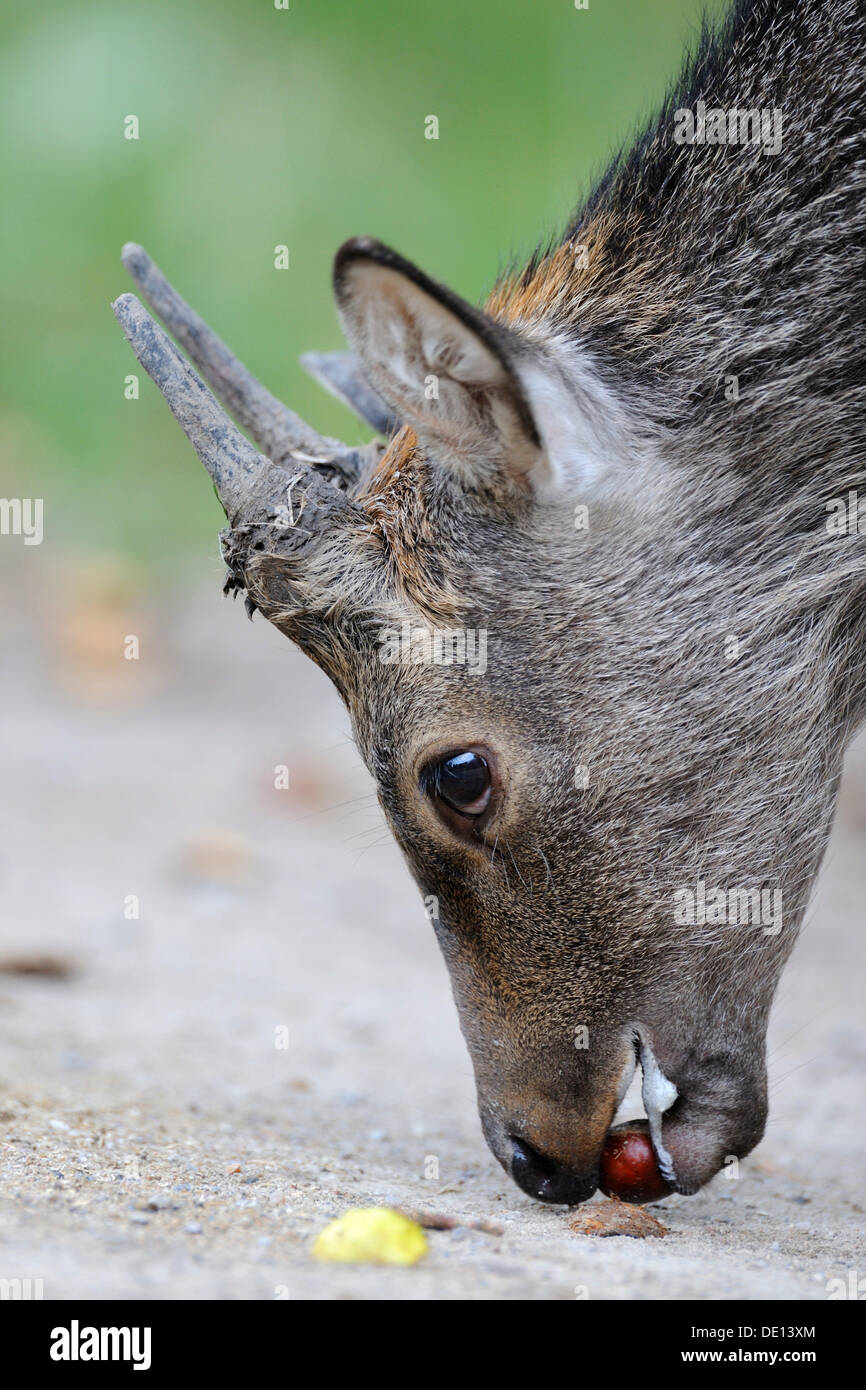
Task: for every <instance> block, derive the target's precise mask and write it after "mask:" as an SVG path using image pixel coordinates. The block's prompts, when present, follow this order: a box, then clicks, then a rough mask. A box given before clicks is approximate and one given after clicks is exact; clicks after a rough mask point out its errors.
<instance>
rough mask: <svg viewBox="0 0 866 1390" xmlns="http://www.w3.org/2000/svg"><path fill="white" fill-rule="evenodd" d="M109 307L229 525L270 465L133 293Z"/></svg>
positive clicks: (269, 461)
mask: <svg viewBox="0 0 866 1390" xmlns="http://www.w3.org/2000/svg"><path fill="white" fill-rule="evenodd" d="M111 307H112V308H113V310H114V313H115V315H116V317H117V320H118V322H119V323H120V325H121V327H122V329H123V331H124V333H125V334H126V336H127V338H128V339H129V343H130V346H131V348H132V350H133V352H134V353H135V355H136V357H137V358H138V360H139V362H140V363H141V365H142V367H143V368H144V370H145V371H146V372H147V374H148V376H149V377H151V378H152V379H153V381H154V382H155V383H156V385H157V386H158V387H159V389H160V391H161V392H162V394H163V395H164V396H165V399H166V401H167V402H168V404H169V406H170V408H171V411H172V413H173V415H174V417H175V419H176V420H177V422H178V424H179V425H180V427H181V429H182V430H183V431H184V433H185V434H186V436H187V438H188V439H189V442H190V443H191V444H192V447H193V448H194V449H195V451H196V453H197V454H198V456H199V458H200V459H201V461H202V463H203V464H204V466H205V468H206V469H207V471H208V473H209V474H210V476H211V478H212V479H213V482H214V486H215V487H216V490H217V495H218V497H219V499H220V501H221V502H222V504H223V507H224V508H225V511H226V515H227V516H228V518H229V521H232V520H233V518H235V517H236V516H237V515H238V513H239V512H240V510H241V508H242V506H243V503H244V501H245V500H246V499H247V498H248V497H249V495H250V492H251V489H253V488H254V487H255V485H256V484H257V483H258V482H259V481H260V480H261V479H262V476H263V473H264V472H265V470H267V469H269V468H271V467H272V464H271V460H270V459H267V458H263V457H262V455H261V454H259V453H257V451H256V450H255V449H254V448H253V446H252V444H250V442H249V440H248V439H246V438H245V437H244V436H243V435H242V434H241V432H240V430H239V429H238V428H237V426H236V425H234V424H232V422H231V420H230V419H229V418H228V416H227V415H226V414H225V412H224V411H223V410H222V409H221V408H220V406H219V404H218V402H217V401H216V400H215V399H214V397H213V396H212V395H211V393H210V391H209V390H208V389H207V387H206V386H205V384H204V382H203V381H202V379H201V377H200V376H199V375H198V373H197V372H194V371H193V369H192V367H191V366H190V365H189V363H188V362H187V361H186V359H185V358H184V356H183V354H182V353H181V352H180V351H179V350H178V348H176V347H175V345H174V343H173V342H172V341H171V339H170V338H169V337H168V335H167V334H166V333H164V332H163V330H162V329H161V328H160V326H159V324H158V323H156V322H155V321H154V320H153V319H152V318H151V316H150V314H149V313H148V312H147V310H146V309H145V308H144V306H143V305H142V304H141V303H140V301H139V300H138V299H136V297H135V295H134V294H122V295H121V296H120V298H119V299H117V300H115V302H114V304H113V305H112V306H111Z"/></svg>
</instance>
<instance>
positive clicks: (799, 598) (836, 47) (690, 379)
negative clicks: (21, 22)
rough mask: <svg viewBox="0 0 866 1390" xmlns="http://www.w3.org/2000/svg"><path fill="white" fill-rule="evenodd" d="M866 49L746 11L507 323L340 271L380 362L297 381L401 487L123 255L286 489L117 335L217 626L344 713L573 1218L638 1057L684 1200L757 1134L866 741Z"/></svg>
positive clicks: (525, 1178)
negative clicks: (283, 664)
mask: <svg viewBox="0 0 866 1390" xmlns="http://www.w3.org/2000/svg"><path fill="white" fill-rule="evenodd" d="M864 43H866V17H864V11H863V9H862V7H861V6H860V5H859V4H858V3H857V0H822V2H821V3H819V0H798V2H797V3H794V0H750V3H740V4H738V5H737V6H736V8H735V9H734V11H733V13H732V14H731V16H730V18H729V19H728V21H727V22H726V24H725V25H724V26H723V27H722V28H721V30H720V31H719V32H718V33H717V34H715V35H713V34H707V35H705V37H704V39H703V40H702V42H701V45H700V48H699V51H698V53H697V55H696V56H695V57H694V58H693V59H692V60H691V61H689V62H688V64H687V66H686V69H685V72H684V74H683V76H682V78H681V79H680V81H679V83H678V84H677V86H676V88H675V90H674V92H673V93H672V94H671V95H670V96H669V97H668V99H667V101H666V102H665V104H664V105H663V108H662V111H661V114H660V115H659V116H658V118H657V119H656V120H655V121H654V122H653V123H652V124H651V125H650V126H649V127H648V128H647V129H646V130H645V131H644V133H643V134H642V135H641V136H640V138H639V139H638V140H637V141H636V143H635V144H634V146H633V148H632V149H631V150H630V151H628V152H627V153H625V154H623V155H622V156H621V157H618V158H617V159H616V160H615V161H614V162H613V164H612V165H611V167H610V169H609V171H608V172H607V174H606V175H605V176H604V178H603V179H602V180H601V182H600V183H599V185H598V187H597V188H596V189H595V191H594V192H593V193H592V195H591V197H590V198H589V199H588V201H587V202H586V203H585V204H584V206H583V207H582V208H581V209H580V211H579V212H578V213H577V215H576V216H575V218H574V220H573V222H572V224H571V225H570V227H569V228H568V230H567V232H566V233H565V235H564V237H563V238H562V239H561V240H559V241H557V242H556V243H555V244H553V245H551V246H550V247H549V248H548V249H547V250H544V251H541V252H538V253H537V254H536V255H534V256H533V257H532V259H531V260H530V262H529V263H528V265H526V266H525V267H524V268H522V269H519V270H516V271H514V272H513V273H509V274H507V275H506V276H505V277H504V278H503V279H501V280H500V282H499V283H498V284H497V285H496V287H495V288H494V290H493V292H492V294H491V296H490V298H489V300H488V302H487V305H486V308H485V309H483V310H482V309H478V308H475V307H473V306H472V305H470V304H468V303H466V302H465V301H464V300H463V299H460V298H459V297H458V296H457V295H455V294H453V293H452V292H451V291H450V290H447V289H445V288H443V287H442V286H441V285H439V284H437V283H436V282H435V281H433V280H431V279H428V277H427V276H426V275H424V274H422V272H421V271H419V270H417V269H416V268H415V267H414V266H412V265H410V264H409V263H408V262H407V261H405V260H403V259H402V258H401V257H400V256H398V255H396V254H395V253H394V252H392V251H390V250H388V249H387V248H385V247H384V246H382V245H380V244H379V243H377V242H374V241H369V240H356V241H351V242H349V243H347V244H346V245H345V246H343V247H342V249H341V250H340V252H339V254H338V256H337V260H336V266H335V272H334V283H335V290H336V298H337V306H338V311H339V316H340V319H341V322H342V325H343V328H344V330H345V333H346V336H347V338H348V340H349V343H350V346H351V348H352V355H337V356H334V357H316V358H314V359H311V361H310V364H309V365H310V366H311V368H312V369H313V370H314V372H315V373H316V374H317V375H318V376H320V377H321V378H323V379H324V380H326V381H327V382H328V383H329V384H330V385H331V387H332V388H333V389H334V390H336V391H337V392H338V393H339V394H342V395H343V396H344V397H346V398H347V399H349V400H350V401H352V402H354V403H355V404H356V406H357V408H358V410H359V412H360V413H362V414H363V415H364V416H365V417H366V418H367V419H369V420H370V422H371V423H372V424H373V426H374V428H375V429H376V430H377V431H380V432H382V433H388V434H391V437H390V440H389V442H388V444H387V447H383V446H381V445H379V444H371V445H370V446H369V447H368V448H366V449H362V450H357V451H353V450H350V449H348V448H345V447H344V446H341V445H338V444H336V443H335V442H334V441H332V440H327V439H322V438H321V437H319V436H318V435H316V434H315V433H314V431H312V430H310V429H309V428H308V427H307V426H305V425H304V424H303V423H302V422H301V421H299V420H298V419H297V417H296V416H294V415H293V414H292V413H291V412H290V411H288V410H286V409H285V408H284V407H282V406H280V405H279V403H278V402H276V401H275V400H274V399H273V398H272V397H270V396H268V395H267V393H266V392H265V391H264V390H263V388H262V387H260V386H259V385H258V383H257V382H255V381H254V380H253V379H252V378H251V377H250V376H249V374H248V373H247V372H246V370H245V369H244V368H243V367H242V366H241V365H240V364H239V363H238V362H237V361H236V360H235V359H234V358H232V357H231V355H230V354H229V353H228V352H227V350H226V349H225V348H224V347H223V346H222V344H221V343H220V342H219V341H218V340H217V339H215V338H214V336H213V335H212V334H211V333H210V332H209V330H208V329H207V328H206V327H205V326H204V325H203V324H202V323H201V321H200V320H199V319H197V318H196V316H195V315H194V314H192V312H191V311H190V310H189V309H188V308H187V306H186V305H185V304H184V303H183V301H181V300H179V299H178V297H177V296H176V295H175V294H174V292H173V291H172V290H171V288H170V286H168V284H167V282H166V281H165V280H164V279H163V278H162V277H161V276H160V274H159V272H158V271H157V270H156V268H155V267H154V266H153V265H152V263H151V262H150V261H149V260H148V259H147V257H146V256H145V254H144V253H143V252H141V251H140V249H138V248H128V250H127V252H126V256H125V259H126V263H127V265H128V267H129V269H130V270H131V271H132V274H133V276H134V278H135V279H136V280H137V281H138V283H139V285H140V286H141V289H142V291H143V293H144V297H145V298H146V299H147V301H148V302H149V303H150V304H151V306H152V307H154V308H155V310H156V311H157V312H158V313H159V314H160V315H161V317H162V318H163V320H164V321H165V323H166V324H167V326H168V327H169V328H170V329H171V330H172V331H173V332H174V333H175V335H176V337H177V338H178V339H179V341H180V342H181V344H182V345H183V346H184V347H185V348H186V349H187V351H188V352H189V354H190V356H191V357H192V358H193V360H194V361H195V362H196V363H197V365H198V366H199V367H200V368H201V370H202V372H203V373H204V375H205V377H206V378H207V379H208V381H210V383H211V384H212V385H213V387H214V389H215V390H216V391H217V393H218V394H219V395H220V396H221V397H222V399H223V400H224V401H225V403H226V404H227V406H228V408H229V409H230V410H231V411H232V413H233V414H234V416H235V417H236V419H237V420H238V421H239V423H240V424H241V426H242V427H244V428H245V429H246V430H247V431H248V432H249V433H250V434H251V435H252V436H253V438H254V439H255V440H256V442H257V444H258V445H259V446H260V448H261V450H262V452H263V454H264V455H265V456H266V457H263V456H262V454H258V453H257V452H256V451H255V449H253V447H252V446H251V445H249V444H248V443H247V441H246V439H245V438H244V437H243V436H242V435H241V434H240V433H239V432H238V431H237V430H236V429H235V428H234V426H233V425H231V424H230V423H229V422H228V420H227V419H226V417H225V416H224V415H223V414H222V412H221V411H220V410H219V407H218V406H217V405H216V402H215V401H214V400H213V398H212V397H211V396H210V394H209V392H208V391H207V390H206V388H205V387H204V385H203V384H202V382H201V381H200V380H199V379H198V377H197V376H196V375H195V373H194V372H193V371H192V370H191V369H190V368H189V367H188V366H187V364H186V363H185V361H184V359H183V357H182V356H181V354H180V353H179V352H178V351H177V350H176V349H175V348H174V347H173V346H172V345H171V344H170V343H169V341H168V339H167V338H166V337H165V335H164V334H162V332H161V330H159V329H158V328H157V327H156V325H155V324H154V323H153V321H152V320H151V319H150V318H149V317H148V316H147V314H146V313H145V312H144V311H143V310H142V309H141V306H140V305H139V304H138V302H137V301H136V300H135V299H134V298H133V297H132V296H124V297H122V298H121V299H120V300H119V301H118V303H117V306H116V308H117V313H118V317H119V318H120V319H121V322H122V323H123V325H124V327H125V330H126V332H127V335H128V337H129V339H130V341H131V343H132V346H133V348H134V349H135V351H136V353H137V354H138V356H139V358H140V360H141V361H142V363H143V364H144V366H145V367H146V369H147V370H148V372H150V374H151V375H152V376H153V378H154V380H155V381H156V383H157V385H158V386H159V388H160V389H161V390H162V391H163V393H164V394H165V395H166V397H167V399H168V401H169V404H170V405H171V407H172V409H173V410H174V412H175V414H176V415H177V417H178V419H179V421H180V423H181V424H182V426H183V427H184V429H185V430H186V432H187V434H188V435H189V437H190V439H191V441H192V443H193V444H194V446H195V448H196V450H197V451H198V453H199V454H200V456H201V458H202V459H203V461H204V463H205V465H206V467H207V468H208V470H209V472H210V473H211V475H212V477H213V479H214V481H215V483H216V486H217V489H218V492H219V495H220V498H221V500H222V502H223V504H224V506H225V509H226V512H227V515H228V519H229V529H228V531H227V532H225V533H224V536H223V551H224V555H225V559H226V562H227V564H228V569H229V579H228V587H229V588H231V589H242V590H243V591H245V593H246V595H247V602H248V604H249V606H250V608H251V609H258V610H259V611H261V612H262V613H263V614H264V615H265V616H266V617H267V618H268V619H270V621H271V622H273V623H275V624H276V625H277V627H278V628H279V629H280V630H281V631H282V632H284V633H285V634H286V635H287V636H288V637H290V638H291V639H292V640H293V641H295V642H297V643H299V644H300V646H301V647H302V648H303V649H304V650H305V651H306V652H308V653H309V655H310V656H311V657H312V658H313V659H314V660H315V661H316V662H318V664H319V665H320V666H321V667H322V668H323V670H324V671H325V672H327V674H328V675H329V676H330V678H331V679H332V681H333V682H334V683H335V684H336V686H337V688H338V690H339V691H340V694H341V695H342V697H343V699H344V700H345V702H346V704H347V706H348V709H349V712H350V715H351V719H352V724H353V728H354V731H355V735H356V738H357V742H358V745H359V748H360V750H361V752H362V754H363V756H364V759H365V761H366V763H367V766H368V767H369V769H370V771H371V773H372V775H373V777H374V778H375V781H376V784H377V787H378V791H379V796H380V799H381V803H382V806H383V808H384V811H385V815H386V816H387V819H388V821H389V823H390V825H391V827H392V829H393V832H394V835H395V836H396V839H397V841H398V843H399V845H400V847H401V849H402V850H403V852H404V854H405V855H406V858H407V859H408V862H409V865H410V867H411V870H412V872H413V874H414V876H415V878H416V880H417V882H418V883H419V885H420V887H421V891H422V893H424V894H425V895H426V896H427V898H428V901H429V902H430V903H431V905H432V907H431V916H432V917H433V922H434V926H435V929H436V933H437V936H438V939H439V942H440V944H441V947H442V951H443V954H444V956H445V960H446V962H447V965H448V969H449V971H450V974H451V979H452V982H453V988H454V994H455V997H456V1001H457V1007H458V1010H459V1014H460V1021H461V1025H462V1028H463V1032H464V1034H465V1037H466V1041H467V1043H468V1045H469V1050H470V1052H471V1055H472V1060H473V1063H474V1067H475V1074H476V1078H477V1085H478V1097H479V1106H480V1112H481V1120H482V1125H483V1128H484V1133H485V1135H486V1137H487V1141H488V1143H489V1145H490V1147H491V1149H492V1150H493V1152H494V1154H495V1155H496V1157H497V1158H498V1159H499V1161H500V1163H502V1165H503V1166H504V1167H505V1168H506V1169H507V1170H508V1171H509V1172H510V1173H511V1174H512V1176H513V1177H514V1178H515V1180H516V1181H517V1182H518V1183H519V1184H520V1186H521V1187H522V1188H524V1190H525V1191H527V1192H529V1193H531V1194H532V1195H534V1196H536V1197H539V1198H541V1199H542V1200H545V1201H551V1202H577V1201H581V1200H583V1199H585V1198H586V1197H588V1196H589V1195H590V1194H591V1193H592V1192H593V1191H594V1189H595V1187H596V1184H597V1180H598V1165H599V1154H600V1151H601V1149H602V1146H603V1143H604V1140H605V1136H606V1134H607V1133H608V1129H609V1127H610V1125H611V1122H612V1119H613V1116H614V1114H615V1112H616V1109H617V1105H618V1103H619V1100H620V1098H621V1096H622V1095H623V1093H624V1088H625V1086H626V1085H627V1083H628V1080H629V1078H630V1077H631V1075H632V1072H633V1070H634V1066H635V1059H636V1052H637V1055H639V1056H640V1059H641V1061H642V1062H643V1064H644V1073H645V1083H644V1090H645V1101H646V1104H647V1108H648V1113H649V1117H650V1122H651V1132H652V1135H653V1140H654V1143H655V1150H656V1155H657V1158H658V1161H659V1165H660V1167H661V1168H662V1171H663V1172H664V1173H666V1174H667V1176H668V1177H669V1179H670V1180H671V1181H672V1182H673V1183H674V1185H675V1186H676V1188H677V1189H678V1190H679V1191H680V1192H684V1193H689V1192H694V1191H695V1190H696V1189H697V1188H699V1187H700V1186H701V1185H702V1184H703V1183H705V1182H707V1181H708V1179H710V1178H711V1177H712V1176H713V1174H714V1173H716V1172H717V1171H718V1170H719V1168H720V1167H721V1166H722V1165H723V1164H724V1163H725V1162H726V1160H727V1159H728V1158H729V1156H741V1155H743V1154H746V1153H748V1152H749V1150H750V1149H751V1148H752V1147H753V1146H754V1145H755V1144H756V1143H757V1142H758V1140H759V1139H760V1137H761V1134H762V1132H763V1129H764V1123H765V1117H766V1112H767V1097H766V1069H765V1032H766V1026H767V1016H768V1012H769V1009H770V1005H771V1001H772V998H773V994H774V991H775V988H776V984H777V981H778V978H779V974H780V971H781V969H782V966H783V964H784V962H785V960H786V958H787V956H788V954H789V952H790V950H791V948H792V946H793V944H794V939H795V937H796V935H797V931H798V928H799V924H800V921H801V919H802V916H803V912H804V909H805V907H806V903H807V900H808V896H809V891H810V887H811V884H812V882H813V880H814V877H815V874H816V871H817V869H818V866H819V864H820V862H821V858H822V855H823V853H824V849H825V846H826V843H827V837H828V834H829V829H830V823H831V819H832V816H833V808H834V803H835V800H836V791H837V785H838V781H839V775H840V769H841V765H842V758H843V754H844V750H845V746H846V743H847V742H848V740H849V739H850V737H851V735H852V733H853V731H854V730H855V729H856V727H857V725H858V723H859V722H860V720H861V719H862V717H863V714H864V707H866V538H864V534H863V532H864V531H866V504H864V507H863V516H862V517H861V516H860V515H859V513H858V498H857V494H858V490H859V491H866V467H864V423H863V382H864V372H863V368H864V351H863V310H864V303H863V286H864V283H866V274H864V271H866V267H864V260H866V217H864V205H863V187H864V181H866V180H864V168H866V164H864V148H863V145H864V141H863V126H864V104H866V103H864V90H866V84H864V51H866V50H864ZM394 431H396V432H394ZM437 634H438V636H437ZM461 634H463V638H464V640H463V645H462V646H461V643H460V640H459V639H460V635H461ZM481 634H484V642H485V644H486V645H485V647H484V654H485V660H484V663H483V669H481V663H480V662H479V661H477V660H476V661H475V662H474V664H473V663H471V662H470V661H469V660H467V659H466V653H467V652H468V651H469V650H470V645H469V641H470V637H471V639H472V640H474V642H475V646H474V647H473V648H472V650H473V651H474V652H475V653H476V655H477V653H478V652H479V651H480V640H481ZM455 635H456V636H455ZM437 642H438V646H437ZM455 652H456V656H455ZM461 652H462V653H463V657H462V659H461ZM446 658H447V659H446ZM663 1112H665V1113H664V1119H663V1120H662V1113H663Z"/></svg>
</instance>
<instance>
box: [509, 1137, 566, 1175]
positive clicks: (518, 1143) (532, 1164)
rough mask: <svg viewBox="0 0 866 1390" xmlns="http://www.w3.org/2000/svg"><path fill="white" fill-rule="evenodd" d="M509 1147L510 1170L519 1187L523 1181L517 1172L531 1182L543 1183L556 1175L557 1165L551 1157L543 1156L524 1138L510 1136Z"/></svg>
mask: <svg viewBox="0 0 866 1390" xmlns="http://www.w3.org/2000/svg"><path fill="white" fill-rule="evenodd" d="M511 1148H512V1152H513V1158H512V1160H511V1171H512V1173H513V1175H514V1177H515V1178H517V1180H518V1182H520V1185H521V1187H522V1186H523V1183H522V1181H521V1178H520V1177H519V1176H518V1174H523V1175H525V1176H526V1177H528V1178H530V1179H532V1181H533V1182H538V1183H544V1182H549V1180H550V1179H551V1178H553V1177H555V1175H556V1171H557V1165H556V1164H555V1163H554V1162H553V1159H551V1158H545V1157H544V1156H543V1154H540V1153H539V1152H538V1151H537V1149H534V1148H533V1147H532V1145H531V1144H527V1142H526V1140H525V1139H515V1137H514V1135H512V1136H511Z"/></svg>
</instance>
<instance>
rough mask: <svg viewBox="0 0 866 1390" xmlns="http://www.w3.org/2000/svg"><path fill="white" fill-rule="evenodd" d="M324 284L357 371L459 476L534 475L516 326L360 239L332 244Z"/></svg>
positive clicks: (538, 472)
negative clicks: (333, 254)
mask: <svg viewBox="0 0 866 1390" xmlns="http://www.w3.org/2000/svg"><path fill="white" fill-rule="evenodd" d="M334 292H335V295H336V299H337V310H338V313H339V317H340V322H341V324H342V327H343V331H344V333H345V335H346V338H347V339H348V341H349V343H350V345H351V347H352V348H353V350H354V352H355V353H356V354H357V356H358V358H359V359H360V362H361V364H362V367H363V371H364V374H365V376H366V377H367V378H368V379H369V381H370V382H371V383H372V384H373V386H374V387H375V388H376V390H377V391H378V392H379V393H380V395H381V396H382V397H383V398H384V400H385V401H387V403H388V405H389V407H390V408H391V410H392V411H393V413H394V414H395V415H396V416H397V417H399V419H401V420H403V421H404V422H405V423H406V424H408V425H411V426H412V428H413V429H414V431H415V433H416V434H417V435H418V437H419V439H420V440H421V441H422V443H425V444H429V445H431V446H432V447H434V448H435V449H436V450H437V453H438V454H440V455H442V454H444V455H445V456H446V457H447V460H448V462H450V464H451V465H452V467H454V468H455V469H456V471H458V472H459V473H460V474H461V476H462V478H463V480H464V481H466V482H469V483H473V484H478V483H484V482H487V483H491V482H493V481H494V480H495V479H496V477H497V476H498V477H501V476H502V475H503V474H504V475H506V476H507V477H508V478H509V480H510V481H511V482H512V483H523V484H524V485H525V484H527V483H528V484H530V485H533V484H535V483H541V482H542V481H544V479H545V476H546V474H547V473H548V471H549V463H548V460H547V458H546V456H545V449H544V443H543V441H542V438H541V435H540V433H539V429H538V426H537V424H536V420H535V416H534V413H533V409H532V405H531V403H530V400H529V397H528V394H527V391H526V389H525V387H524V385H523V382H522V380H521V368H520V365H519V359H520V357H521V355H522V354H525V352H526V349H525V348H524V347H523V345H522V344H521V343H520V341H519V340H518V339H517V337H516V335H514V334H512V333H511V332H510V330H509V329H507V328H506V327H505V326H504V325H502V324H499V323H497V322H496V321H495V320H493V319H492V318H490V317H489V316H488V315H487V314H484V313H483V312H482V311H481V310H479V309H475V308H473V306H472V305H471V304H467V303H466V301H465V300H463V299H461V298H460V297H459V296H458V295H455V294H452V292H451V291H450V290H448V289H446V288H445V287H444V286H442V285H438V284H437V283H436V282H435V281H433V280H431V279H429V278H428V277H427V276H426V275H424V274H423V272H422V271H420V270H418V269H417V267H415V266H413V265H411V264H410V263H409V262H408V261H405V260H403V258H402V256H398V255H397V254H396V252H394V251H391V250H389V249H388V247H386V246H383V245H382V244H381V243H380V242H376V241H371V240H369V239H367V238H358V239H356V240H353V241H349V242H346V244H345V245H344V246H343V247H341V249H340V251H339V252H338V254H337V259H336V262H335V265H334Z"/></svg>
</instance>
